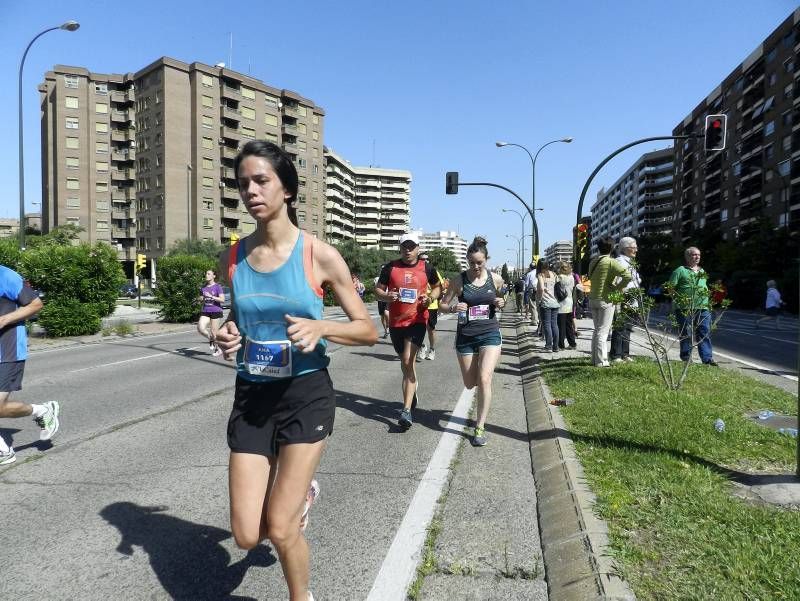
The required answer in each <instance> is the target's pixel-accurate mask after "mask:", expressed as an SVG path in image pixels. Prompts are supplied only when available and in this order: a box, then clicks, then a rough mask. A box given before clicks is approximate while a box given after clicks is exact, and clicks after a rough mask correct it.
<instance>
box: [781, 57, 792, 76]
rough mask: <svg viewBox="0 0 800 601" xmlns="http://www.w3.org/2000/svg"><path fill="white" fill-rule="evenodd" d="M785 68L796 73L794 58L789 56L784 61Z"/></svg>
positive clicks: (788, 71)
mask: <svg viewBox="0 0 800 601" xmlns="http://www.w3.org/2000/svg"><path fill="white" fill-rule="evenodd" d="M783 70H784V71H786V72H787V73H794V60H792V59H791V58H787V59H786V60H785V61H783Z"/></svg>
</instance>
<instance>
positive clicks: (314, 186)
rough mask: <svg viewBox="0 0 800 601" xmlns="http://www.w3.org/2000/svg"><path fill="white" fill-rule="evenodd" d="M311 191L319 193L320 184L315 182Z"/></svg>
mask: <svg viewBox="0 0 800 601" xmlns="http://www.w3.org/2000/svg"><path fill="white" fill-rule="evenodd" d="M311 189H312V190H313V191H314V192H319V183H318V182H313V183H312V185H311Z"/></svg>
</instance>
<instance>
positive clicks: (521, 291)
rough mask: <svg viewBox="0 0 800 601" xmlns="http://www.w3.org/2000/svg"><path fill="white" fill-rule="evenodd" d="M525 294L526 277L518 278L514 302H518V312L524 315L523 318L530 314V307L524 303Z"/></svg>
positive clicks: (515, 284) (515, 283)
mask: <svg viewBox="0 0 800 601" xmlns="http://www.w3.org/2000/svg"><path fill="white" fill-rule="evenodd" d="M524 296H525V277H524V276H523V277H521V278H518V279H517V281H516V282H514V302H515V303H516V304H517V313H520V314H521V315H522V316H523V319H524V318H525V317H526V316H527V315H528V308H527V307H526V306H525V305H524V304H523V302H524V300H525V299H524Z"/></svg>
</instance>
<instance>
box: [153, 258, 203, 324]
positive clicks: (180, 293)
mask: <svg viewBox="0 0 800 601" xmlns="http://www.w3.org/2000/svg"><path fill="white" fill-rule="evenodd" d="M216 267H217V260H216V259H211V258H208V257H201V256H196V255H169V256H166V257H162V258H161V259H160V260H159V261H158V268H159V278H158V288H156V290H155V296H156V300H157V301H158V302H159V303H160V304H161V311H160V313H161V316H162V317H163V318H164V320H165V321H170V322H175V323H184V322H188V321H192V320H194V319H197V317H198V315H199V314H200V288H201V287H202V286H203V284H204V283H205V273H206V271H208V270H209V269H216Z"/></svg>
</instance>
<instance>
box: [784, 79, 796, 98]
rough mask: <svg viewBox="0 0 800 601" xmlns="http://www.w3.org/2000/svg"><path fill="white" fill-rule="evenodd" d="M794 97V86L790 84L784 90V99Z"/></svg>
mask: <svg viewBox="0 0 800 601" xmlns="http://www.w3.org/2000/svg"><path fill="white" fill-rule="evenodd" d="M793 95H794V84H791V83H790V84H789V85H787V86H786V87H785V88H783V97H784V98H792V96H793Z"/></svg>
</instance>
